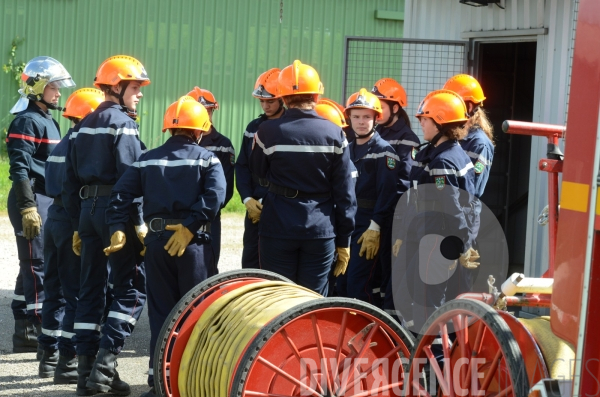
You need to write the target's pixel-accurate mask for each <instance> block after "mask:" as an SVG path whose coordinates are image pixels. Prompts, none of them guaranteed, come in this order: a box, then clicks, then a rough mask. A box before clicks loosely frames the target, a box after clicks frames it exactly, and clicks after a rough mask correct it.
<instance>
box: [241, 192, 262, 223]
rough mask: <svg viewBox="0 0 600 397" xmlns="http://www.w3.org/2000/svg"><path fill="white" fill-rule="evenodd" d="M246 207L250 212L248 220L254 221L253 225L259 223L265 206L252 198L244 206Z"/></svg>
mask: <svg viewBox="0 0 600 397" xmlns="http://www.w3.org/2000/svg"><path fill="white" fill-rule="evenodd" d="M244 205H245V206H246V210H247V211H248V218H249V219H250V220H251V221H252V223H258V221H259V220H260V213H261V212H262V209H263V206H262V204H261V203H259V202H258V200H255V199H253V198H251V199H250V200H248V201H246V203H245V204H244Z"/></svg>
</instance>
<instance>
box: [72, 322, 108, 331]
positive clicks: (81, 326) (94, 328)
mask: <svg viewBox="0 0 600 397" xmlns="http://www.w3.org/2000/svg"><path fill="white" fill-rule="evenodd" d="M73 329H88V330H91V331H98V332H100V330H101V329H102V327H100V325H99V324H92V323H74V324H73Z"/></svg>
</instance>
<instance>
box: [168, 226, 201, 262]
mask: <svg viewBox="0 0 600 397" xmlns="http://www.w3.org/2000/svg"><path fill="white" fill-rule="evenodd" d="M165 230H174V231H175V233H173V235H172V236H171V238H170V239H169V241H167V245H165V250H167V252H168V253H169V255H171V256H175V255H177V256H181V255H183V253H184V251H185V249H186V248H187V246H188V244H189V243H190V241H192V239H193V238H194V234H193V233H192V232H190V230H189V229H188V228H187V227H185V226H183V225H182V224H181V223H180V224H177V225H167V226H166V227H165Z"/></svg>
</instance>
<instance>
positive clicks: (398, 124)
mask: <svg viewBox="0 0 600 397" xmlns="http://www.w3.org/2000/svg"><path fill="white" fill-rule="evenodd" d="M405 127H407V125H406V122H405V121H404V119H403V118H402V117H398V120H396V122H395V123H394V124H392V125H391V126H389V127H384V126H381V129H382V130H391V131H396V132H398V131H402V129H404V128H405Z"/></svg>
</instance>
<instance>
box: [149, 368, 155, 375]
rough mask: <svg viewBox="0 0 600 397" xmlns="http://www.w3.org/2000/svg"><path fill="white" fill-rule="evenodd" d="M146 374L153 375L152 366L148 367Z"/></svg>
mask: <svg viewBox="0 0 600 397" xmlns="http://www.w3.org/2000/svg"><path fill="white" fill-rule="evenodd" d="M148 375H150V376H154V368H148Z"/></svg>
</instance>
